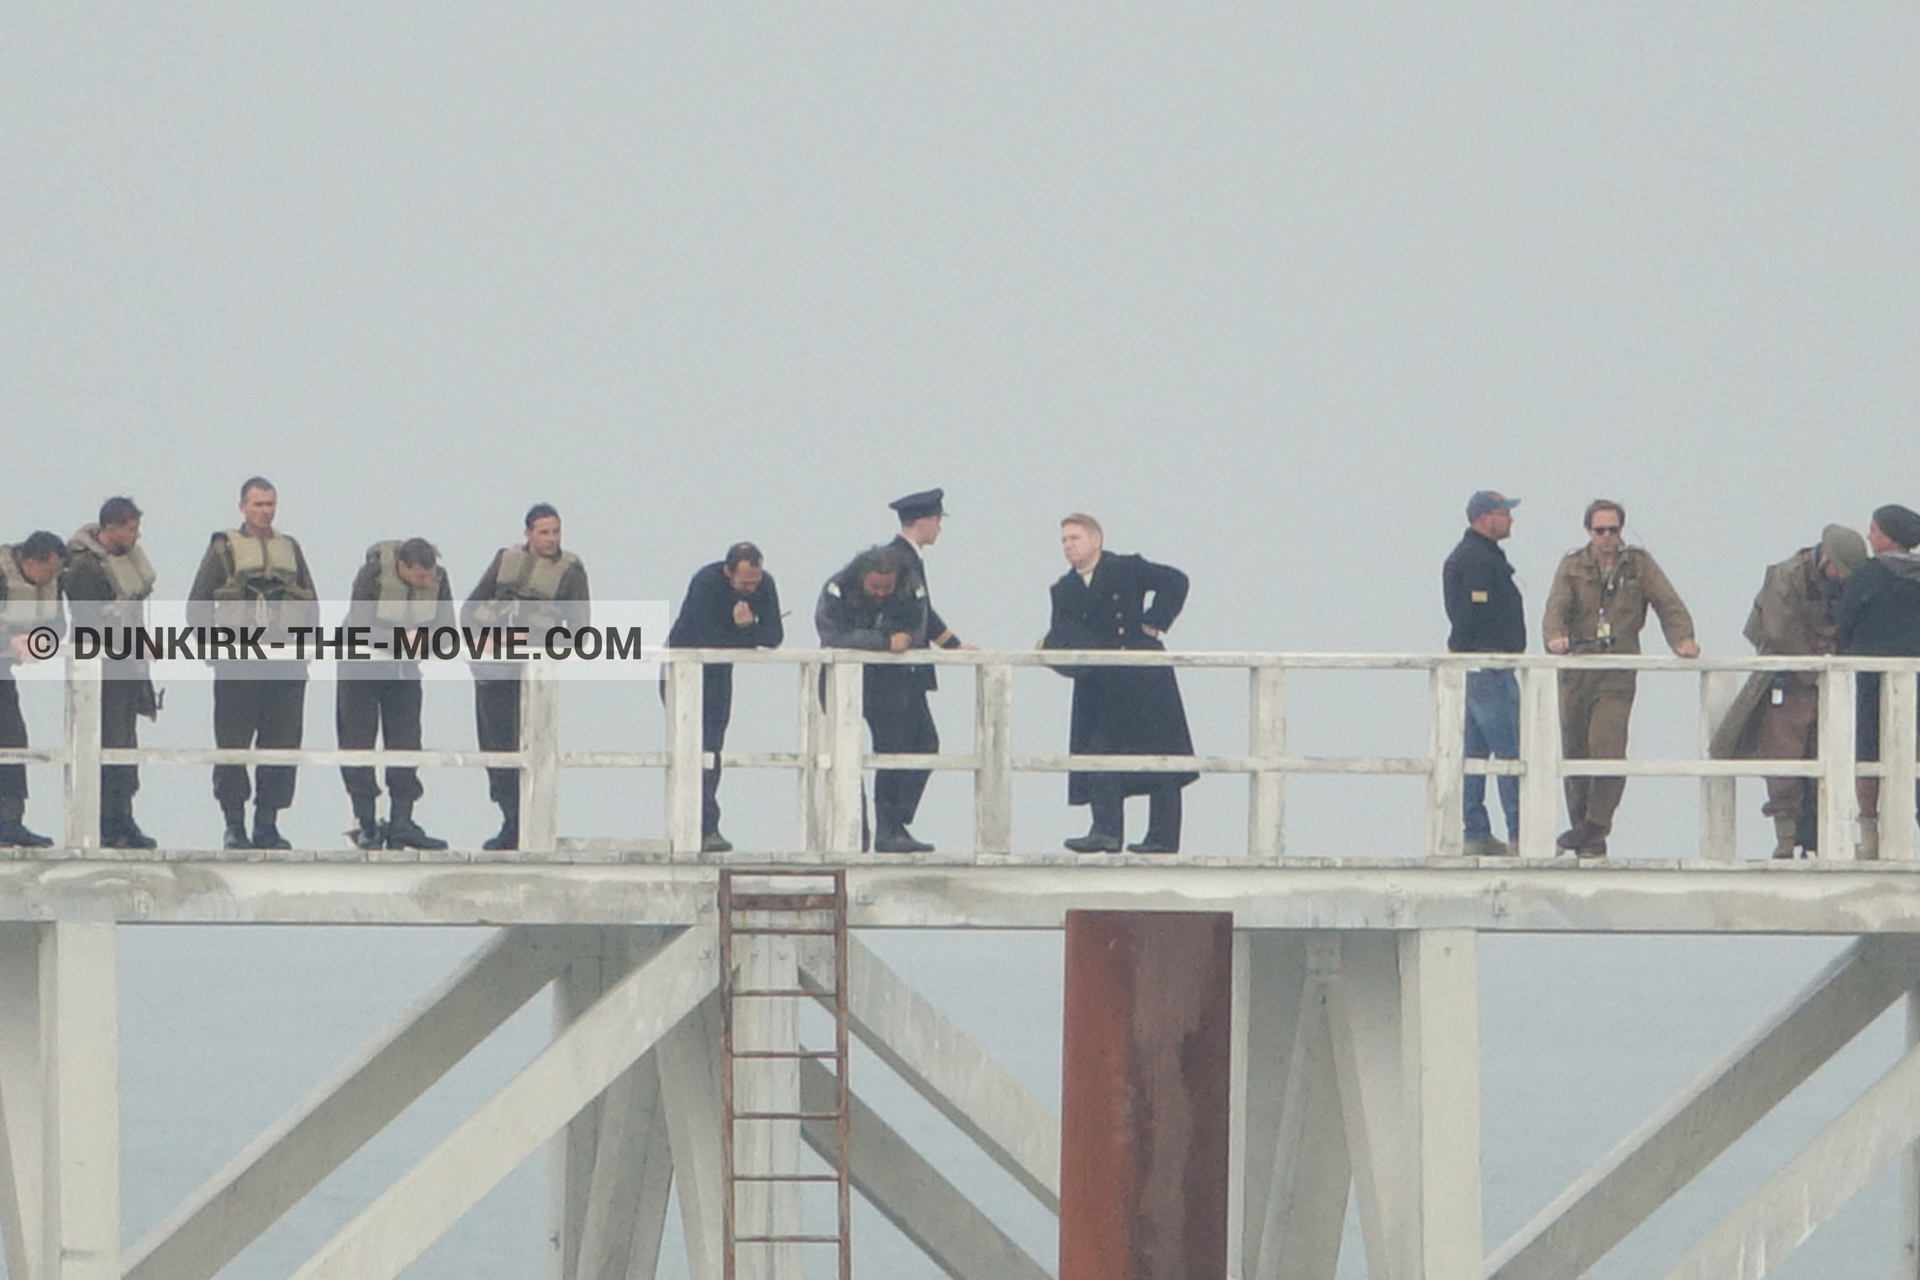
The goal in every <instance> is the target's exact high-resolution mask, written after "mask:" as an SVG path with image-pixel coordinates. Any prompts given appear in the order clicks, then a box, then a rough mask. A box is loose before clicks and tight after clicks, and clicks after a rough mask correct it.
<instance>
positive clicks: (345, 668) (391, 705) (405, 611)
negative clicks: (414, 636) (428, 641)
mask: <svg viewBox="0 0 1920 1280" xmlns="http://www.w3.org/2000/svg"><path fill="white" fill-rule="evenodd" d="M351 599H352V601H353V604H352V606H351V608H350V609H349V610H348V613H347V625H348V626H356V627H368V628H370V629H372V631H373V638H374V639H375V640H377V641H379V642H381V643H384V644H387V645H389V646H391V645H392V644H393V643H394V637H395V633H397V632H400V631H413V630H415V629H416V628H420V627H430V628H440V627H451V626H452V625H453V589H452V587H451V586H450V585H449V584H448V582H447V571H446V570H445V569H444V568H442V567H441V566H440V553H439V552H438V551H437V550H436V549H435V548H434V545H433V544H432V543H431V542H428V541H427V540H426V539H425V538H409V539H407V540H406V541H405V542H398V541H390V542H376V543H374V544H373V545H372V546H371V547H368V548H367V558H366V561H365V563H363V564H362V565H361V566H360V571H359V573H357V574H355V575H354V579H353V594H352V596H351ZM420 692H421V687H420V664H419V663H417V662H414V661H411V660H409V661H397V660H395V661H386V660H375V661H371V662H354V663H342V664H341V665H340V672H339V679H338V681H337V683H336V685H335V695H334V708H333V723H334V730H335V732H336V734H337V735H338V740H339V743H340V749H341V750H343V751H355V750H364V749H370V748H371V747H372V746H373V745H374V741H375V739H376V738H377V737H379V736H380V735H381V734H384V735H385V737H386V744H387V749H388V750H391V751H418V750H419V749H420ZM340 779H341V781H342V782H343V783H345V784H346V788H347V799H348V800H349V801H350V802H351V803H352V805H353V820H354V830H353V831H352V833H351V834H352V837H353V842H354V844H356V845H357V846H359V847H360V848H362V849H379V848H382V847H385V848H388V849H444V848H446V847H447V842H446V841H445V840H441V839H438V838H436V837H434V836H430V835H428V834H427V833H426V832H425V831H424V830H422V829H421V827H420V824H419V823H418V822H416V821H415V820H414V817H413V806H414V803H415V802H416V801H417V800H419V799H420V796H421V793H422V791H423V788H422V787H421V785H420V771H419V770H418V769H415V768H414V767H413V766H412V765H396V766H390V767H389V768H388V769H387V793H388V796H389V800H388V802H387V803H388V813H387V821H386V822H385V823H381V822H379V821H378V820H377V818H376V814H375V802H376V801H377V800H378V799H379V796H380V787H379V785H378V784H377V783H375V781H374V778H373V769H372V767H371V766H369V765H342V766H340Z"/></svg>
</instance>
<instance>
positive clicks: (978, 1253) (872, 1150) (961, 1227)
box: [796, 1061, 1049, 1280]
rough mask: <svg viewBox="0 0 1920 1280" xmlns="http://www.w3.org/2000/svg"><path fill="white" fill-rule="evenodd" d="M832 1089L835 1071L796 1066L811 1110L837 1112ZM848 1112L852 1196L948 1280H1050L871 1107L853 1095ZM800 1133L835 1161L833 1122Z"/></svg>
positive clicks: (814, 1122)
mask: <svg viewBox="0 0 1920 1280" xmlns="http://www.w3.org/2000/svg"><path fill="white" fill-rule="evenodd" d="M838 1089H839V1086H838V1083H837V1082H836V1081H835V1080H834V1078H833V1072H831V1071H829V1070H828V1069H827V1068H826V1067H824V1066H822V1065H821V1064H820V1063H819V1062H816V1061H808V1062H806V1063H804V1064H802V1066H801V1070H800V1097H801V1100H802V1101H803V1103H804V1104H805V1106H806V1108H807V1109H808V1110H809V1111H825V1110H828V1109H830V1108H832V1107H834V1106H835V1105H837V1103H838ZM852 1107H853V1115H852V1137H853V1165H852V1170H851V1176H852V1179H853V1185H854V1187H855V1189H856V1190H858V1191H859V1192H860V1194H861V1195H862V1196H864V1197H866V1199H867V1202H868V1203H869V1204H871V1205H873V1207H874V1208H875V1209H878V1210H879V1211H880V1215H881V1216H882V1217H884V1218H885V1219H886V1220H887V1221H888V1222H891V1223H892V1224H893V1225H894V1226H895V1227H897V1228H899V1230H900V1232H901V1234H902V1235H904V1236H906V1237H907V1239H909V1240H911V1241H912V1242H913V1243H914V1244H915V1245H916V1246H917V1247H918V1248H919V1249H920V1250H921V1251H922V1252H923V1253H925V1254H926V1255H927V1256H928V1257H929V1258H931V1259H932V1260H933V1261H934V1263H935V1264H936V1265H938V1266H939V1268H940V1269H941V1270H942V1271H944V1272H946V1274H947V1275H949V1276H951V1277H953V1280H1049V1277H1048V1275H1047V1271H1046V1269H1045V1268H1044V1267H1042V1266H1041V1265H1040V1264H1039V1263H1037V1262H1035V1261H1034V1260H1033V1258H1032V1256H1031V1255H1029V1254H1028V1253H1027V1252H1026V1250H1024V1249H1022V1248H1021V1247H1020V1246H1019V1245H1018V1244H1015V1243H1014V1241H1013V1240H1012V1238H1011V1237H1009V1236H1008V1235H1007V1234H1006V1233H1005V1232H1004V1231H1002V1230H1001V1229H1000V1228H999V1227H998V1226H997V1225H995V1223H994V1222H993V1220H992V1219H991V1218H989V1217H987V1216H986V1215H985V1214H983V1213H981V1212H980V1210H979V1209H978V1208H976V1207H975V1206H974V1204H973V1202H972V1201H970V1200H968V1199H967V1198H966V1197H965V1196H963V1195H962V1194H960V1191H959V1189H958V1188H956V1187H955V1186H954V1185H953V1184H952V1183H951V1182H948V1181H947V1179H946V1178H944V1177H943V1176H941V1174H940V1171H939V1170H937V1169H935V1168H934V1167H933V1166H932V1165H931V1164H929V1163H927V1160H926V1158H925V1157H924V1156H922V1155H921V1154H920V1153H919V1152H918V1151H915V1150H914V1149H913V1146H912V1145H911V1144H910V1143H908V1142H907V1140H906V1139H905V1138H903V1137H901V1136H900V1135H899V1134H898V1133H896V1132H895V1131H894V1130H893V1129H892V1128H891V1127H889V1126H888V1124H887V1122H886V1121H884V1120H882V1119H881V1118H880V1117H879V1115H877V1114H876V1113H875V1112H874V1111H873V1110H872V1108H870V1107H868V1106H867V1105H866V1104H865V1103H863V1102H861V1101H860V1099H859V1098H858V1097H857V1096H856V1097H854V1098H853V1099H852ZM801 1131H802V1133H803V1134H804V1136H805V1138H806V1141H807V1145H808V1146H810V1147H812V1148H813V1150H814V1151H815V1152H817V1153H818V1154H819V1155H820V1156H821V1158H823V1159H825V1160H827V1161H829V1162H832V1161H833V1160H835V1159H836V1158H837V1157H836V1155H835V1143H836V1137H835V1133H834V1126H833V1122H832V1121H831V1120H809V1121H807V1122H806V1123H805V1124H804V1125H803V1127H802V1130H801ZM796 1274H797V1273H796Z"/></svg>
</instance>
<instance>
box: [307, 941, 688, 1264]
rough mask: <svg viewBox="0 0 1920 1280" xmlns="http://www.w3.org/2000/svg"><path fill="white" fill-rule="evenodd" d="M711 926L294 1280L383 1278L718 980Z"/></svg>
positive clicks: (567, 1038) (460, 1131)
mask: <svg viewBox="0 0 1920 1280" xmlns="http://www.w3.org/2000/svg"><path fill="white" fill-rule="evenodd" d="M717 981H718V979H717V976H716V973H715V942H714V932H713V928H712V926H710V925H699V926H695V927H693V928H691V929H688V930H687V931H686V932H684V933H682V934H681V935H680V936H679V937H678V938H676V939H674V941H672V942H670V943H668V944H667V946H666V947H665V948H663V949H662V950H661V951H660V952H658V953H657V954H656V955H654V956H653V957H652V958H651V959H649V960H648V961H647V962H646V963H645V964H643V965H641V966H640V967H639V968H638V969H636V970H634V972H633V973H631V974H629V975H628V976H627V977H625V978H623V979H621V981H620V982H618V983H617V984H615V985H614V986H612V987H610V988H609V989H608V991H607V993H606V995H604V996H602V997H601V998H600V1000H599V1001H598V1002H596V1003H595V1004H594V1005H593V1007H592V1008H590V1009H588V1010H587V1011H586V1012H585V1013H584V1014H582V1015H581V1016H580V1017H579V1018H578V1019H576V1020H575V1021H574V1022H573V1024H572V1025H571V1026H569V1027H568V1028H567V1029H566V1031H564V1032H562V1033H561V1034H560V1035H559V1036H558V1037H556V1038H555V1040H554V1041H553V1043H552V1044H551V1045H549V1046H548V1047H547V1048H546V1049H545V1050H543V1051H542V1052H541V1053H540V1054H539V1056H537V1057H536V1058H534V1060H533V1061H532V1062H531V1063H529V1064H528V1065H527V1067H526V1068H525V1069H524V1070H522V1071H521V1072H520V1074H519V1075H517V1076H515V1077H514V1078H513V1079H512V1080H511V1081H510V1082H508V1084H507V1085H506V1087H504V1088H503V1089H501V1090H500V1092H498V1093H496V1094H494V1095H493V1097H492V1098H490V1099H488V1100H487V1101H486V1102H485V1103H483V1104H481V1106H480V1108H479V1109H478V1110H476V1111H475V1112H474V1113H473V1114H472V1115H471V1116H469V1117H468V1118H467V1119H466V1120H464V1121H462V1122H461V1124H460V1125H459V1126H458V1127H457V1128H455V1129H454V1131H453V1132H452V1133H451V1134H449V1135H448V1136H447V1138H446V1139H445V1140H444V1141H442V1142H441V1143H440V1144H439V1145H438V1146H437V1147H435V1148H434V1149H433V1150H432V1151H431V1152H429V1153H428V1154H427V1155H426V1156H425V1157H424V1158H423V1159H422V1160H421V1161H420V1162H419V1163H418V1164H416V1165H414V1167H413V1168H412V1169H410V1170H408V1171H407V1172H406V1173H405V1174H404V1175H402V1177H401V1178H400V1180H399V1181H397V1182H395V1183H394V1184H393V1186H392V1187H390V1188H388V1189H387V1191H386V1192H385V1193H383V1194H382V1195H381V1196H380V1197H379V1198H378V1199H377V1200H375V1201H374V1202H373V1204H372V1205H370V1206H369V1207H368V1208H367V1209H366V1210H365V1211H364V1212H362V1213H361V1214H360V1215H359V1216H358V1217H356V1218H355V1219H354V1220H353V1221H352V1222H351V1223H349V1224H348V1225H347V1226H346V1228H345V1229H344V1230H342V1231H341V1232H340V1233H339V1234H338V1235H336V1236H335V1237H334V1238H333V1239H332V1240H331V1241H329V1242H328V1243H327V1244H326V1246H325V1247H324V1248H322V1249H321V1250H320V1252H319V1253H317V1254H315V1255H314V1257H313V1258H311V1259H309V1260H308V1262H307V1263H306V1264H305V1265H304V1266H302V1267H301V1268H300V1269H299V1270H298V1271H297V1272H295V1273H294V1277H295V1280H392V1278H393V1277H394V1276H396V1275H398V1274H399V1273H400V1271H401V1270H403V1269H404V1268H405V1267H406V1266H407V1265H408V1264H409V1263H411V1262H412V1261H413V1260H414V1259H415V1258H417V1257H419V1256H420V1254H421V1253H422V1252H423V1251H424V1250H425V1249H426V1248H427V1246H428V1245H430V1244H431V1243H433V1241H435V1240H437V1239H438V1238H439V1237H440V1236H441V1234H442V1233H444V1232H445V1231H446V1230H447V1228H448V1227H450V1226H452V1225H453V1224H454V1223H455V1222H456V1221H458V1220H459V1218H460V1215H461V1214H463V1213H465V1212H466V1211H467V1210H468V1209H470V1208H472V1207H473V1205H474V1204H475V1203H477V1202H478V1201H479V1199H480V1197H481V1196H483V1195H485V1194H486V1193H487V1192H488V1191H489V1190H491V1189H492V1188H493V1187H494V1186H495V1185H496V1184H498V1183H499V1181H500V1179H502V1178H504V1177H505V1176H506V1175H507V1174H509V1173H511V1172H512V1171H513V1170H514V1169H515V1168H516V1167H517V1166H518V1165H519V1164H520V1163H521V1162H522V1161H523V1160H525V1159H526V1158H527V1157H528V1156H530V1155H532V1154H533V1153H534V1152H535V1151H537V1150H538V1149H539V1148H540V1146H541V1144H542V1143H544V1142H546V1140H547V1139H549V1138H551V1137H552V1136H553V1135H554V1134H555V1133H557V1132H559V1130H560V1128H561V1126H562V1125H564V1124H566V1122H567V1121H568V1120H570V1119H572V1118H573V1117H574V1116H575V1115H577V1114H578V1113H579V1111H580V1109H581V1108H582V1107H584V1106H586V1105H587V1103H589V1102H591V1101H593V1099H595V1098H596V1097H598V1096H599V1095H600V1094H601V1093H602V1092H604V1091H605V1090H606V1088H607V1086H609V1085H610V1084H612V1083H613V1082H614V1081H615V1080H616V1079H618V1078H619V1077H620V1075H621V1074H622V1073H624V1072H625V1071H626V1070H627V1068H628V1067H630V1066H632V1065H633V1063H635V1062H636V1061H638V1060H639V1058H640V1056H641V1055H642V1054H644V1053H646V1052H647V1051H648V1050H649V1049H651V1048H653V1047H654V1045H655V1044H657V1043H658V1042H659V1041H660V1039H661V1037H662V1036H664V1035H665V1034H666V1033H667V1032H668V1031H670V1030H671V1029H672V1028H673V1027H674V1026H675V1025H676V1024H677V1023H679V1022H680V1020H681V1019H682V1018H684V1017H686V1016H687V1014H689V1013H690V1012H692V1011H693V1010H694V1009H695V1008H696V1007H698V1005H699V1004H700V1002H701V1001H702V1000H703V999H705V998H706V996H707V995H708V994H709V993H710V992H712V991H713V990H714V988H715V986H716V985H717Z"/></svg>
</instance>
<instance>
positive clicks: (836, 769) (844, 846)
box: [825, 661, 866, 853]
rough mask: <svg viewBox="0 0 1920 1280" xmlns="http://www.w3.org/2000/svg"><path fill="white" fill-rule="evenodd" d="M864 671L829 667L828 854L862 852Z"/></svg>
mask: <svg viewBox="0 0 1920 1280" xmlns="http://www.w3.org/2000/svg"><path fill="white" fill-rule="evenodd" d="M865 672H866V668H865V666H863V665H862V664H861V663H859V662H858V661H845V662H834V663H833V664H832V665H830V666H829V667H828V668H827V720H828V726H827V743H828V750H827V754H828V756H829V758H830V763H829V765H828V767H827V831H826V835H827V838H826V841H825V845H826V848H825V852H827V853H858V852H859V851H860V827H861V821H860V818H861V813H860V811H861V808H862V802H861V792H860V771H861V766H862V763H863V760H862V755H863V753H862V750H861V746H862V742H861V735H862V732H863V730H864V727H865V726H864V725H863V724H862V723H861V716H860V712H861V694H862V689H863V683H864V677H865Z"/></svg>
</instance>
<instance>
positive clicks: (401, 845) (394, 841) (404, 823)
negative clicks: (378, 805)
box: [387, 796, 447, 850]
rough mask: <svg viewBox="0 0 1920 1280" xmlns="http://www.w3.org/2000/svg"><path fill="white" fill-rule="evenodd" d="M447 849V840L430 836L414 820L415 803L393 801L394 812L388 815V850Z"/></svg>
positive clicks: (395, 798)
mask: <svg viewBox="0 0 1920 1280" xmlns="http://www.w3.org/2000/svg"><path fill="white" fill-rule="evenodd" d="M446 847H447V842H446V841H445V840H442V839H439V838H438V837H436V836H430V835H428V834H427V833H426V832H425V831H422V830H421V829H420V824H419V823H417V822H415V821H414V820H413V801H411V800H402V799H400V798H399V797H398V796H395V797H394V799H393V811H392V812H391V813H389V814H388V815H387V848H389V849H427V850H436V849H444V848H446Z"/></svg>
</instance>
